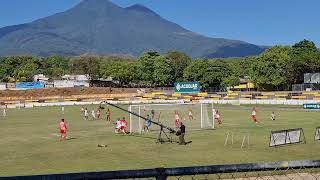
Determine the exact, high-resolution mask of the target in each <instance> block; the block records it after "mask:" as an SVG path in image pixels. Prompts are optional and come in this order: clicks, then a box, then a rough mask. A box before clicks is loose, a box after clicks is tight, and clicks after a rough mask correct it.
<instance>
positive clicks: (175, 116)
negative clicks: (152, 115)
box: [174, 111, 181, 128]
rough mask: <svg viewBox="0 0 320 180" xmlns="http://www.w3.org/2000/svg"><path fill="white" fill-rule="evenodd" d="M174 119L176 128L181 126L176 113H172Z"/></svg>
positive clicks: (178, 115)
mask: <svg viewBox="0 0 320 180" xmlns="http://www.w3.org/2000/svg"><path fill="white" fill-rule="evenodd" d="M174 119H175V125H176V127H177V128H179V127H180V124H181V119H180V114H179V112H178V111H174Z"/></svg>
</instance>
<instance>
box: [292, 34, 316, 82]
mask: <svg viewBox="0 0 320 180" xmlns="http://www.w3.org/2000/svg"><path fill="white" fill-rule="evenodd" d="M287 66H288V74H289V75H288V81H289V82H290V84H300V83H303V76H304V73H317V72H320V53H319V51H318V49H317V47H316V46H315V44H314V43H313V42H312V41H308V40H303V41H300V42H298V43H296V44H294V45H293V46H292V52H291V59H290V61H289V62H288V65H287Z"/></svg>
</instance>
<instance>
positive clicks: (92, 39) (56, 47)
mask: <svg viewBox="0 0 320 180" xmlns="http://www.w3.org/2000/svg"><path fill="white" fill-rule="evenodd" d="M147 50H155V51H159V52H160V53H164V52H166V51H168V50H178V51H182V52H185V53H186V54H188V55H190V56H191V57H196V58H200V57H209V58H210V57H233V56H235V57H237V56H248V55H257V54H259V53H261V52H263V51H264V48H262V47H259V46H256V45H253V44H250V43H246V42H244V41H239V40H229V39H224V38H210V37H206V36H203V35H200V34H197V33H194V32H192V31H189V30H187V29H185V28H183V27H181V26H180V25H178V24H176V23H174V22H170V21H168V20H166V19H164V18H162V17H161V16H160V15H158V14H157V13H155V12H154V11H152V10H151V9H149V8H147V7H145V6H143V5H140V4H135V5H132V6H129V7H126V8H122V7H120V6H117V5H116V4H114V3H112V2H111V1H109V0H83V1H81V2H80V3H79V4H77V5H76V6H74V7H72V8H70V9H69V10H67V11H64V12H60V13H56V14H54V15H51V16H48V17H44V18H40V19H38V20H35V21H33V22H31V23H25V24H20V25H14V26H7V27H4V28H0V56H6V55H20V54H30V55H37V56H50V55H55V54H59V55H63V56H76V55H81V54H85V53H90V54H97V55H110V54H126V55H132V56H139V55H140V54H141V53H142V52H144V51H147Z"/></svg>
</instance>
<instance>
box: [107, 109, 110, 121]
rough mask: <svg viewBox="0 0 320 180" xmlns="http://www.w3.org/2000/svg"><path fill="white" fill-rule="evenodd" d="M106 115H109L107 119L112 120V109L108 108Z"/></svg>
mask: <svg viewBox="0 0 320 180" xmlns="http://www.w3.org/2000/svg"><path fill="white" fill-rule="evenodd" d="M106 115H107V121H111V112H110V109H108V110H107V112H106Z"/></svg>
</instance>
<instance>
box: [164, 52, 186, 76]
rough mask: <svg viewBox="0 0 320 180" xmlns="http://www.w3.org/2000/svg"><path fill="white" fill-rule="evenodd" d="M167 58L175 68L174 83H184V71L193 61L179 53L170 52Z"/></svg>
mask: <svg viewBox="0 0 320 180" xmlns="http://www.w3.org/2000/svg"><path fill="white" fill-rule="evenodd" d="M165 57H166V58H167V59H168V60H169V61H170V63H171V65H172V67H173V74H172V76H173V81H183V72H184V69H185V68H186V67H187V66H188V65H189V64H190V63H191V62H192V59H191V58H190V57H189V56H187V55H186V54H185V53H182V52H179V51H169V52H168V53H167V54H166V55H165Z"/></svg>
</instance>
